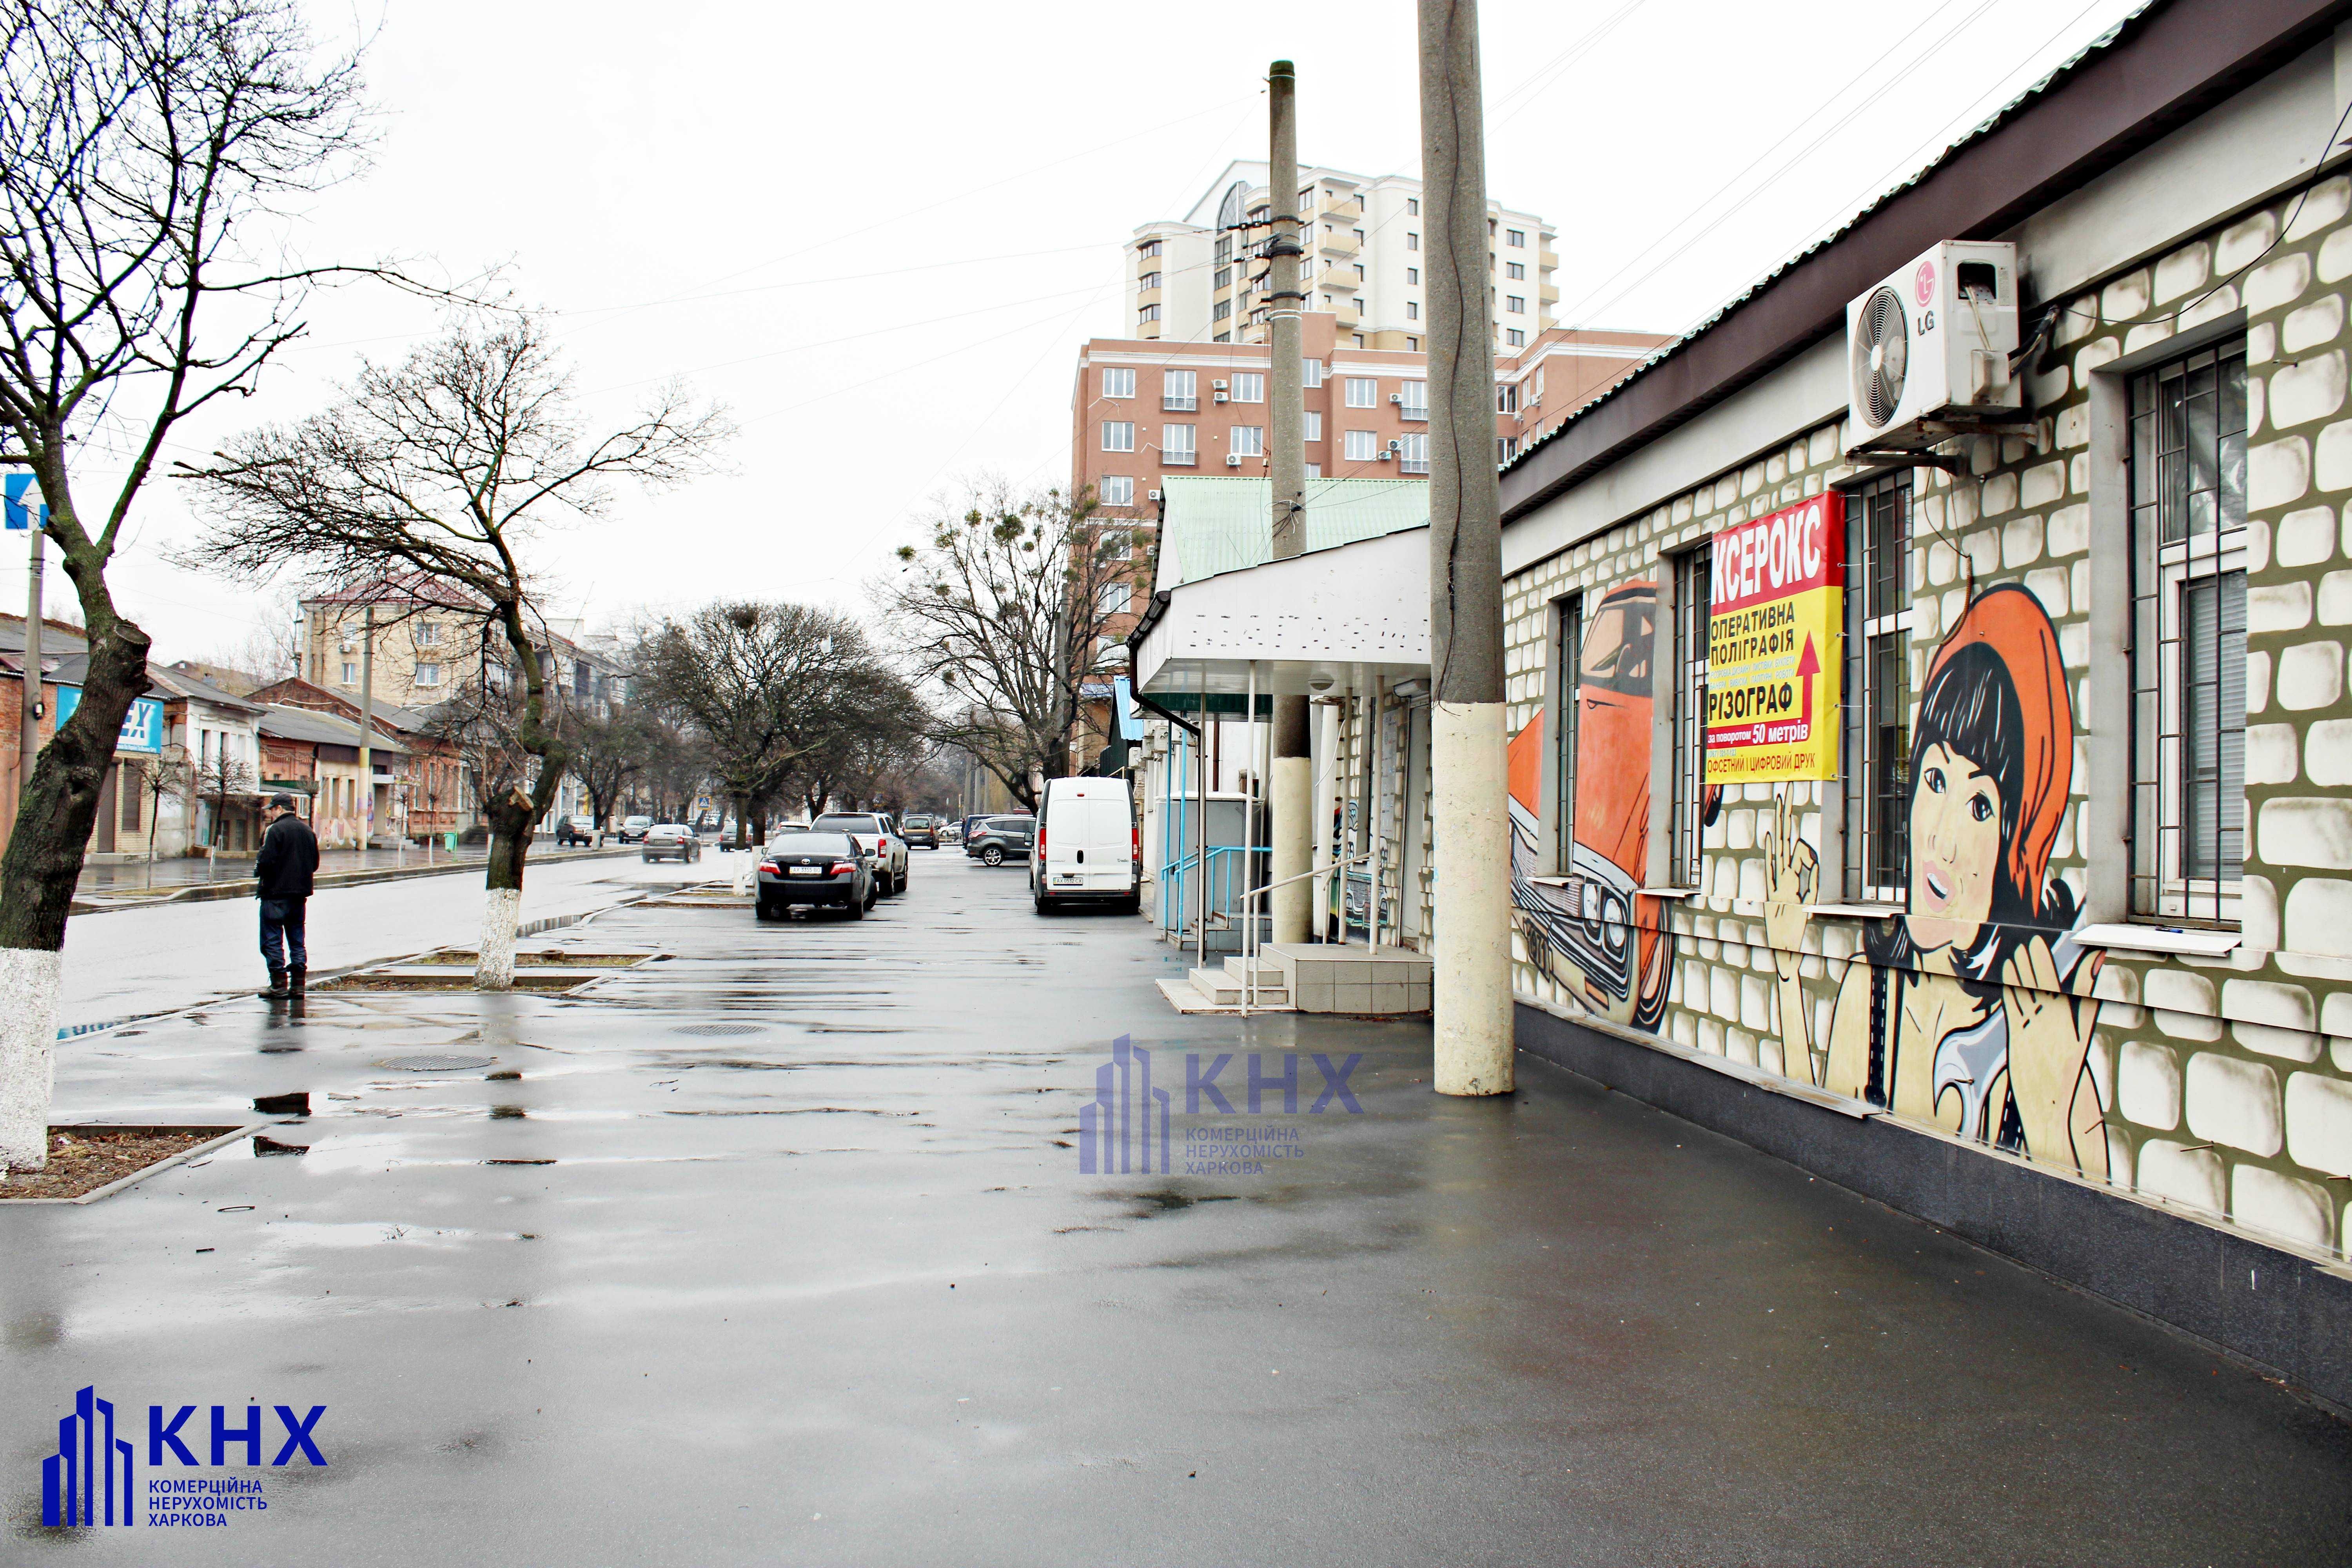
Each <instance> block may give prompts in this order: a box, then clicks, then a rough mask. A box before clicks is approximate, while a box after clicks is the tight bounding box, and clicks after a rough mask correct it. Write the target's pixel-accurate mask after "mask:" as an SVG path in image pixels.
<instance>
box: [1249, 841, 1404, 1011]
mask: <svg viewBox="0 0 2352 1568" xmlns="http://www.w3.org/2000/svg"><path fill="white" fill-rule="evenodd" d="M1375 853H1377V851H1374V850H1370V849H1367V850H1364V851H1362V852H1361V853H1360V854H1356V855H1350V856H1349V857H1348V858H1346V859H1344V860H1334V861H1332V862H1331V863H1330V864H1329V865H1328V866H1310V867H1308V868H1307V869H1306V870H1304V871H1301V872H1299V873H1297V875H1296V876H1290V877H1285V878H1284V879H1282V880H1281V881H1279V882H1267V883H1265V884H1263V885H1261V886H1259V887H1255V888H1252V889H1249V891H1247V892H1245V893H1244V894H1243V895H1242V897H1241V902H1242V1016H1243V1017H1244V1018H1246V1017H1248V1016H1249V1011H1250V1009H1251V1008H1252V1007H1254V1006H1255V1005H1257V954H1258V945H1257V921H1256V920H1255V918H1254V917H1252V916H1251V914H1250V912H1249V901H1250V900H1252V899H1255V898H1256V897H1257V896H1258V895H1259V894H1260V893H1271V892H1272V891H1274V890H1275V889H1276V888H1286V887H1288V886H1290V884H1291V883H1293V882H1303V881H1305V880H1306V879H1307V878H1309V877H1328V876H1329V875H1331V873H1333V872H1334V871H1342V870H1345V869H1346V868H1349V867H1350V866H1352V865H1354V864H1355V863H1356V862H1357V861H1359V860H1369V859H1370V858H1372V856H1373V855H1374V854H1375ZM1340 918H1341V919H1342V920H1343V921H1344V920H1345V919H1346V914H1345V910H1344V906H1343V909H1342V913H1341V917H1340ZM1340 934H1341V935H1343V936H1344V935H1346V934H1347V928H1346V927H1345V926H1344V925H1343V926H1342V927H1341V928H1340Z"/></svg>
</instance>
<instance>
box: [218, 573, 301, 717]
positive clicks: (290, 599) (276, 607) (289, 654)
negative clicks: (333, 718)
mask: <svg viewBox="0 0 2352 1568" xmlns="http://www.w3.org/2000/svg"><path fill="white" fill-rule="evenodd" d="M301 623H302V596H301V595H300V594H299V592H297V591H295V590H294V589H292V588H280V589H279V590H278V592H277V593H275V594H273V595H270V596H269V597H268V599H267V600H266V601H264V602H263V604H262V605H261V607H260V608H259V610H258V611H257V618H256V619H255V620H254V621H253V622H252V623H251V624H250V625H248V626H247V627H246V629H245V635H244V636H243V637H238V638H236V640H235V641H231V642H223V643H220V644H217V645H215V647H214V650H213V655H212V657H211V658H208V659H205V660H202V661H201V662H202V663H204V664H205V665H206V666H208V667H210V668H215V669H223V670H236V671H237V672H238V673H239V674H242V675H247V676H250V677H252V678H253V685H252V686H249V687H247V689H246V690H247V691H253V690H258V689H260V688H262V687H264V686H268V685H271V684H273V683H274V682H277V681H280V680H284V679H287V678H288V677H289V676H297V675H299V674H301V673H302V624H301ZM235 694H236V696H239V697H242V696H244V695H245V691H237V692H236V693H235Z"/></svg>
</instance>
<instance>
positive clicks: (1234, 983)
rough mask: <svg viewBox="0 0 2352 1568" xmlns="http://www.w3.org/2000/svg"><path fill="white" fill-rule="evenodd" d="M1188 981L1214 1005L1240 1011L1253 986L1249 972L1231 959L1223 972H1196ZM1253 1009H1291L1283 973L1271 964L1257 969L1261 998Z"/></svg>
mask: <svg viewBox="0 0 2352 1568" xmlns="http://www.w3.org/2000/svg"><path fill="white" fill-rule="evenodd" d="M1186 978H1187V979H1189V980H1190V981H1191V982H1192V989H1193V990H1195V991H1198V992H1199V993H1200V994H1201V995H1202V997H1203V998H1204V999H1205V1000H1206V1001H1208V1002H1209V1003H1210V1004H1211V1005H1213V1006H1218V1007H1238V1006H1240V1005H1242V999H1243V996H1244V993H1245V991H1246V988H1247V986H1248V984H1249V971H1248V970H1247V968H1246V967H1244V964H1243V963H1242V961H1241V960H1240V959H1238V958H1229V959H1227V960H1225V963H1224V967H1223V968H1222V969H1195V970H1193V971H1192V973H1190V974H1188V975H1187V976H1186ZM1252 1005H1255V1006H1259V1007H1266V1008H1275V1007H1287V1006H1289V1005H1290V993H1289V992H1288V991H1286V990H1285V989H1284V988H1283V983H1282V971H1281V970H1279V969H1276V967H1274V965H1272V964H1270V963H1261V964H1259V965H1258V966H1257V994H1256V995H1255V998H1254V999H1253V1002H1252Z"/></svg>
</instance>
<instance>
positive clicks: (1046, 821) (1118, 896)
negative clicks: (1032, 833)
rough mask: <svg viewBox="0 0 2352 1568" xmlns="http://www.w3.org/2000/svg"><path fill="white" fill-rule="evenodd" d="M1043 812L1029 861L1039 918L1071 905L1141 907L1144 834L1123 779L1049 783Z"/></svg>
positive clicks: (1032, 897) (1127, 910)
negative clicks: (1136, 821) (1138, 824)
mask: <svg viewBox="0 0 2352 1568" xmlns="http://www.w3.org/2000/svg"><path fill="white" fill-rule="evenodd" d="M1044 805H1045V810H1044V811H1043V812H1042V813H1040V815H1039V816H1038V817H1037V819H1036V833H1037V843H1036V848H1035V851H1034V853H1033V854H1032V855H1031V856H1030V857H1029V898H1030V901H1031V903H1032V904H1034V906H1035V908H1036V910H1037V912H1038V913H1039V914H1041V915H1042V914H1045V913H1048V912H1050V911H1051V910H1055V909H1058V908H1064V907H1066V906H1068V905H1071V904H1080V903H1108V904H1110V905H1111V906H1113V907H1114V908H1116V909H1117V910H1119V911H1120V912H1121V913H1124V914H1130V915H1131V914H1133V913H1135V912H1136V911H1137V910H1139V909H1141V908H1142V907H1143V906H1142V901H1141V900H1142V891H1141V887H1142V884H1141V881H1140V877H1141V871H1142V864H1143V834H1142V830H1141V829H1140V828H1139V827H1137V826H1136V825H1135V809H1134V805H1133V804H1132V803H1131V802H1130V801H1129V797H1128V786H1127V781H1126V780H1125V779H1121V778H1071V779H1047V780H1046V781H1045V802H1044Z"/></svg>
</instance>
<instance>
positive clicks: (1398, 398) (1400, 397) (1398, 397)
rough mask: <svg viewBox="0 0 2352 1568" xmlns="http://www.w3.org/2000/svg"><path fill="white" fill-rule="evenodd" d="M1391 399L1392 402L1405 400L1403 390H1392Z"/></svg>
mask: <svg viewBox="0 0 2352 1568" xmlns="http://www.w3.org/2000/svg"><path fill="white" fill-rule="evenodd" d="M1389 401H1390V402H1391V403H1398V404H1401V403H1402V402H1403V401H1404V394H1403V393H1402V392H1391V393H1390V394H1389Z"/></svg>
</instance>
